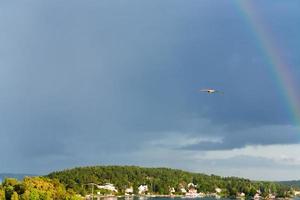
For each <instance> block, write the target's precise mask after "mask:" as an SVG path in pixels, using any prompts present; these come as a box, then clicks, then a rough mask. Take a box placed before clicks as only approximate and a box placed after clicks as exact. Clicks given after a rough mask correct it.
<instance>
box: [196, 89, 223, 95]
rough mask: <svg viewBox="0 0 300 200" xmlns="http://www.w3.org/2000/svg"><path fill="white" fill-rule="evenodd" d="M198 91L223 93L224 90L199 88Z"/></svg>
mask: <svg viewBox="0 0 300 200" xmlns="http://www.w3.org/2000/svg"><path fill="white" fill-rule="evenodd" d="M200 92H207V93H209V94H213V93H221V94H223V93H224V92H222V91H220V90H215V89H201V90H200Z"/></svg>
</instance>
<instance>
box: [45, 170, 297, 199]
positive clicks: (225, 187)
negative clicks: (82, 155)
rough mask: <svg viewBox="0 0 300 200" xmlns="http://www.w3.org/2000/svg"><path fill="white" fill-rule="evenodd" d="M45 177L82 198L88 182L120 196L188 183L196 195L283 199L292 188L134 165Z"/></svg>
mask: <svg viewBox="0 0 300 200" xmlns="http://www.w3.org/2000/svg"><path fill="white" fill-rule="evenodd" d="M47 177H48V178H51V179H58V180H59V181H60V182H61V183H63V184H64V186H65V187H66V188H67V189H71V190H73V191H75V192H77V193H79V194H81V195H85V194H87V193H89V192H90V190H91V188H90V187H89V186H88V185H86V184H88V183H95V184H99V185H101V184H105V183H112V184H114V185H115V186H116V188H117V189H118V193H119V194H122V195H123V194H124V191H125V189H126V188H129V187H132V188H133V190H134V193H137V188H138V187H139V186H140V185H142V184H143V185H148V187H149V191H148V192H149V193H150V194H160V195H161V194H169V193H170V188H174V189H175V194H180V188H185V189H187V190H188V189H189V188H188V184H189V183H193V184H194V185H196V187H197V188H196V189H197V190H198V192H203V193H206V194H208V193H214V192H215V189H216V188H221V189H222V194H221V195H222V196H223V197H236V196H237V194H239V193H244V194H245V196H248V197H253V196H254V195H255V194H256V193H257V192H258V191H259V192H260V193H261V196H263V197H266V196H267V195H269V194H275V195H276V196H277V197H286V196H289V195H290V194H291V188H290V187H289V186H287V185H282V184H279V183H275V182H263V181H251V180H248V179H243V178H237V177H221V176H217V175H206V174H201V173H191V172H186V171H182V170H177V169H169V168H145V167H137V166H91V167H78V168H73V169H67V170H63V171H58V172H53V173H50V174H49V175H47Z"/></svg>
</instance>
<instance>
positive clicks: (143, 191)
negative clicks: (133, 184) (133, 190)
mask: <svg viewBox="0 0 300 200" xmlns="http://www.w3.org/2000/svg"><path fill="white" fill-rule="evenodd" d="M138 190H139V192H138V193H139V194H146V193H147V192H148V186H147V185H140V186H139V187H138Z"/></svg>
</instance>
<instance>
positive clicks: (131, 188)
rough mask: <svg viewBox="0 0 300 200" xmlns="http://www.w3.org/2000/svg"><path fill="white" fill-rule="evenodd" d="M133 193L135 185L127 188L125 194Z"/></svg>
mask: <svg viewBox="0 0 300 200" xmlns="http://www.w3.org/2000/svg"><path fill="white" fill-rule="evenodd" d="M129 194H133V187H130V188H126V189H125V195H129Z"/></svg>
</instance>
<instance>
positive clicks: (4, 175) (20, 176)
mask: <svg viewBox="0 0 300 200" xmlns="http://www.w3.org/2000/svg"><path fill="white" fill-rule="evenodd" d="M25 176H36V175H33V174H16V173H0V183H1V182H2V181H3V180H4V179H5V178H15V179H18V180H22V179H23V178H24V177H25Z"/></svg>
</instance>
